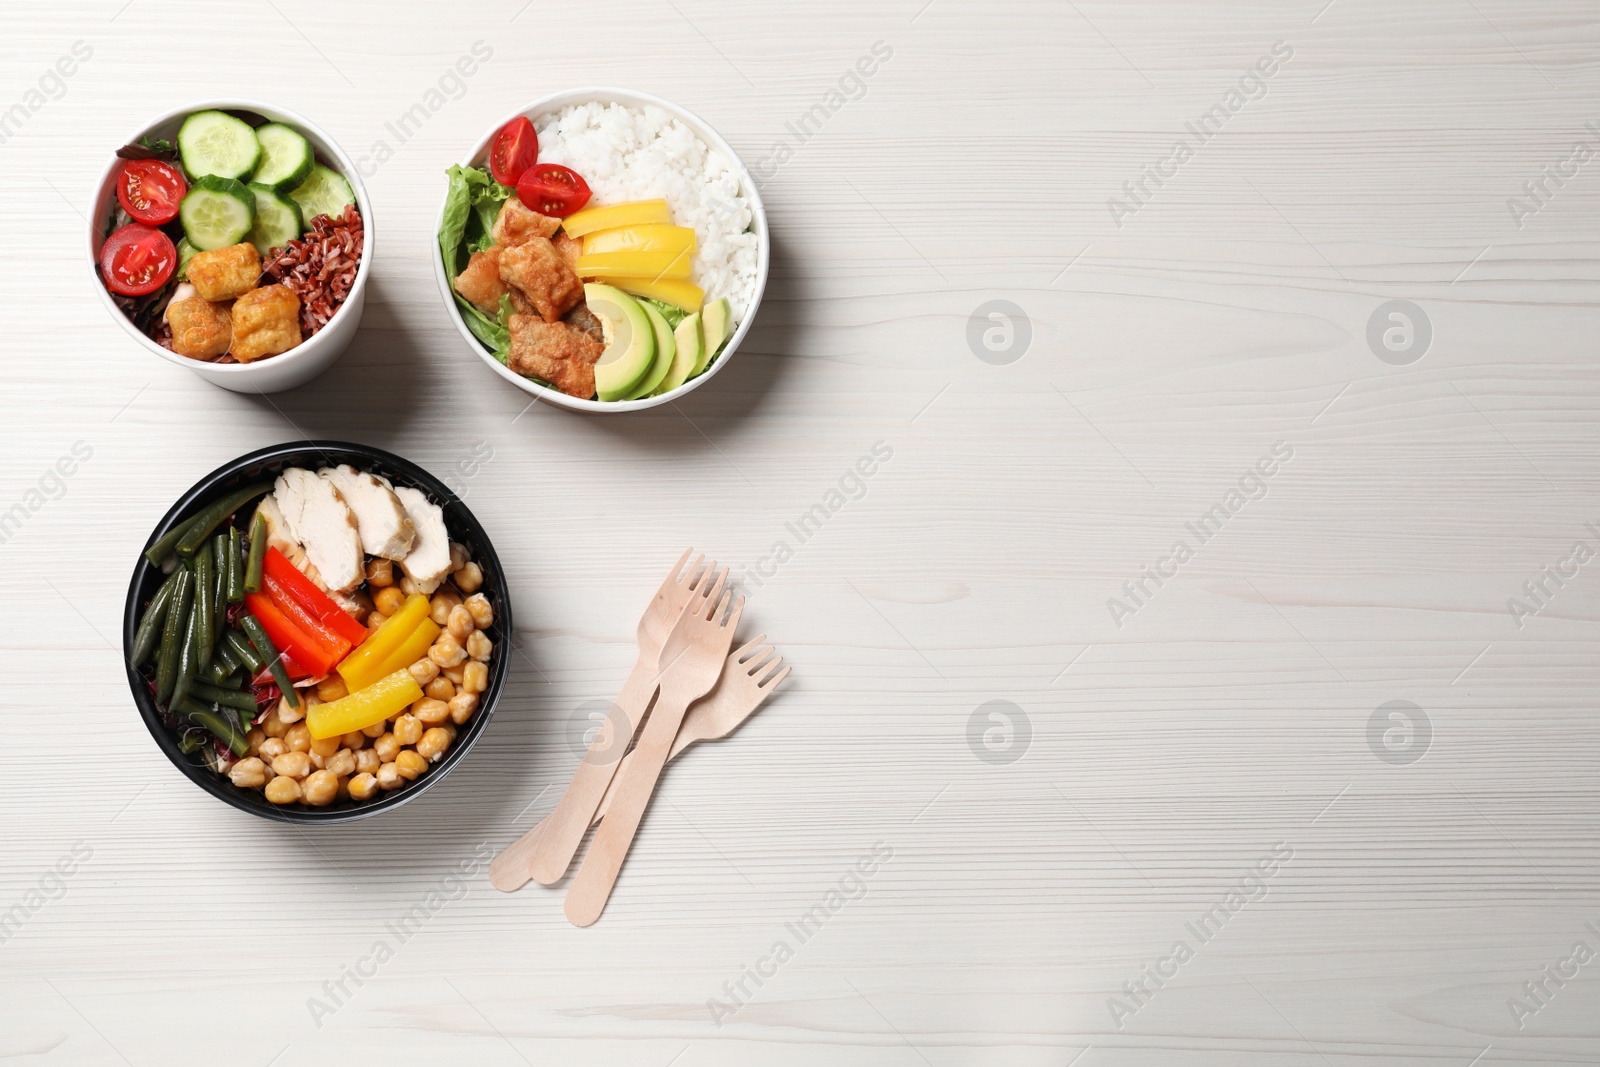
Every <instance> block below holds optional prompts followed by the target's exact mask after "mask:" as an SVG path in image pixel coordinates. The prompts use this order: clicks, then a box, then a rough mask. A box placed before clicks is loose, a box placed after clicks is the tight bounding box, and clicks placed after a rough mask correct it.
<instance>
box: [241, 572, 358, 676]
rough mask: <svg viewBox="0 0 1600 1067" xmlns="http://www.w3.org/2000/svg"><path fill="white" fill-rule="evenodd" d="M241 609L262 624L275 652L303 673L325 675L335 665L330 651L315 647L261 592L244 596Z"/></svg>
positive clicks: (312, 641) (313, 641) (311, 640)
mask: <svg viewBox="0 0 1600 1067" xmlns="http://www.w3.org/2000/svg"><path fill="white" fill-rule="evenodd" d="M244 606H245V607H246V608H247V609H248V610H249V612H250V614H252V615H254V616H255V617H256V621H257V622H259V623H261V626H262V628H263V629H265V630H266V631H267V636H268V637H270V638H271V639H272V643H273V644H274V645H276V646H278V651H279V652H281V653H283V655H284V657H285V658H286V659H293V660H294V662H295V664H296V665H297V666H299V667H302V668H304V669H305V671H306V674H326V673H328V671H330V670H332V669H333V665H334V663H335V662H336V659H335V657H334V655H333V650H332V649H328V648H323V647H322V646H321V645H319V644H317V643H316V641H315V640H314V639H312V638H311V637H310V636H308V635H307V634H306V632H305V631H304V630H302V629H300V628H299V627H298V626H296V625H295V624H294V623H292V622H290V621H289V617H288V616H287V615H285V614H284V613H283V612H281V611H279V610H278V608H277V605H275V604H273V602H272V601H271V600H269V599H268V598H267V597H265V596H262V595H261V594H260V593H246V594H245V598H244ZM285 669H286V670H287V668H285ZM302 677H304V675H302Z"/></svg>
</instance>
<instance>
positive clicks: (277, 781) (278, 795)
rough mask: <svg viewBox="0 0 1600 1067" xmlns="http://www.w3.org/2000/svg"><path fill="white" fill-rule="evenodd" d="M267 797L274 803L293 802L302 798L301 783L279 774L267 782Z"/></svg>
mask: <svg viewBox="0 0 1600 1067" xmlns="http://www.w3.org/2000/svg"><path fill="white" fill-rule="evenodd" d="M267 799H268V800H270V801H271V802H272V803H274V804H293V803H294V802H295V801H297V800H299V799H300V783H299V782H297V781H295V780H294V779H293V778H285V777H283V776H282V775H279V776H278V777H276V778H274V779H273V780H272V781H270V782H268V783H267Z"/></svg>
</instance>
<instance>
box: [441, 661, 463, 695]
mask: <svg viewBox="0 0 1600 1067" xmlns="http://www.w3.org/2000/svg"><path fill="white" fill-rule="evenodd" d="M439 673H440V674H442V675H444V676H445V677H446V678H448V679H450V684H451V685H453V686H455V687H456V688H457V689H460V688H461V679H462V677H463V675H464V673H465V661H463V662H462V663H459V664H457V665H456V666H454V667H446V668H445V669H444V670H442V671H440V672H439Z"/></svg>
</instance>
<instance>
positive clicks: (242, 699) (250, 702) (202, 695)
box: [189, 678, 257, 716]
mask: <svg viewBox="0 0 1600 1067" xmlns="http://www.w3.org/2000/svg"><path fill="white" fill-rule="evenodd" d="M189 692H190V694H191V695H193V696H195V697H198V698H199V699H200V700H202V701H204V702H205V703H207V704H221V705H223V706H224V707H229V708H238V709H239V710H240V711H248V712H249V713H250V714H251V715H252V716H253V715H255V713H256V711H257V706H256V698H255V697H253V696H251V695H250V694H249V693H241V692H239V691H238V690H237V689H223V688H222V687H221V686H215V685H209V684H207V683H205V682H202V681H200V679H198V678H196V679H195V680H194V683H193V684H191V685H190V686H189Z"/></svg>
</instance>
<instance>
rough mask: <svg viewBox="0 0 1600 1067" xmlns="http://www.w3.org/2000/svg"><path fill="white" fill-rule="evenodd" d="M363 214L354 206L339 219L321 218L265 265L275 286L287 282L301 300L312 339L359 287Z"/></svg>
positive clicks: (304, 326)
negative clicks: (354, 288)
mask: <svg viewBox="0 0 1600 1067" xmlns="http://www.w3.org/2000/svg"><path fill="white" fill-rule="evenodd" d="M363 236H364V235H363V231H362V228H361V215H360V213H359V212H357V211H356V206H355V205H354V204H347V205H345V209H344V215H342V216H341V217H339V218H337V219H335V218H332V217H331V216H328V215H318V216H317V217H316V218H314V219H312V220H311V232H310V233H308V234H306V236H304V237H301V238H297V239H296V240H293V241H290V242H289V243H288V244H287V245H285V246H284V247H283V248H281V249H278V250H277V252H276V253H275V254H273V255H270V256H269V257H268V259H267V260H266V262H264V263H263V264H262V265H261V269H262V271H263V272H264V273H265V274H266V275H267V276H268V277H269V278H271V279H272V280H273V281H274V282H281V283H282V284H284V285H287V286H288V287H289V288H290V289H293V290H294V291H295V294H296V295H297V296H299V297H300V332H301V335H302V337H303V338H305V337H310V336H311V335H312V334H314V333H316V332H317V331H318V330H320V329H322V328H323V327H324V326H326V325H327V324H328V320H329V319H331V318H333V316H334V313H335V312H337V311H338V310H339V305H341V304H343V303H344V302H345V298H346V297H348V296H349V295H350V288H351V286H353V285H355V281H356V270H357V268H358V267H359V266H360V264H361V249H362V246H363V244H364V240H363Z"/></svg>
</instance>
